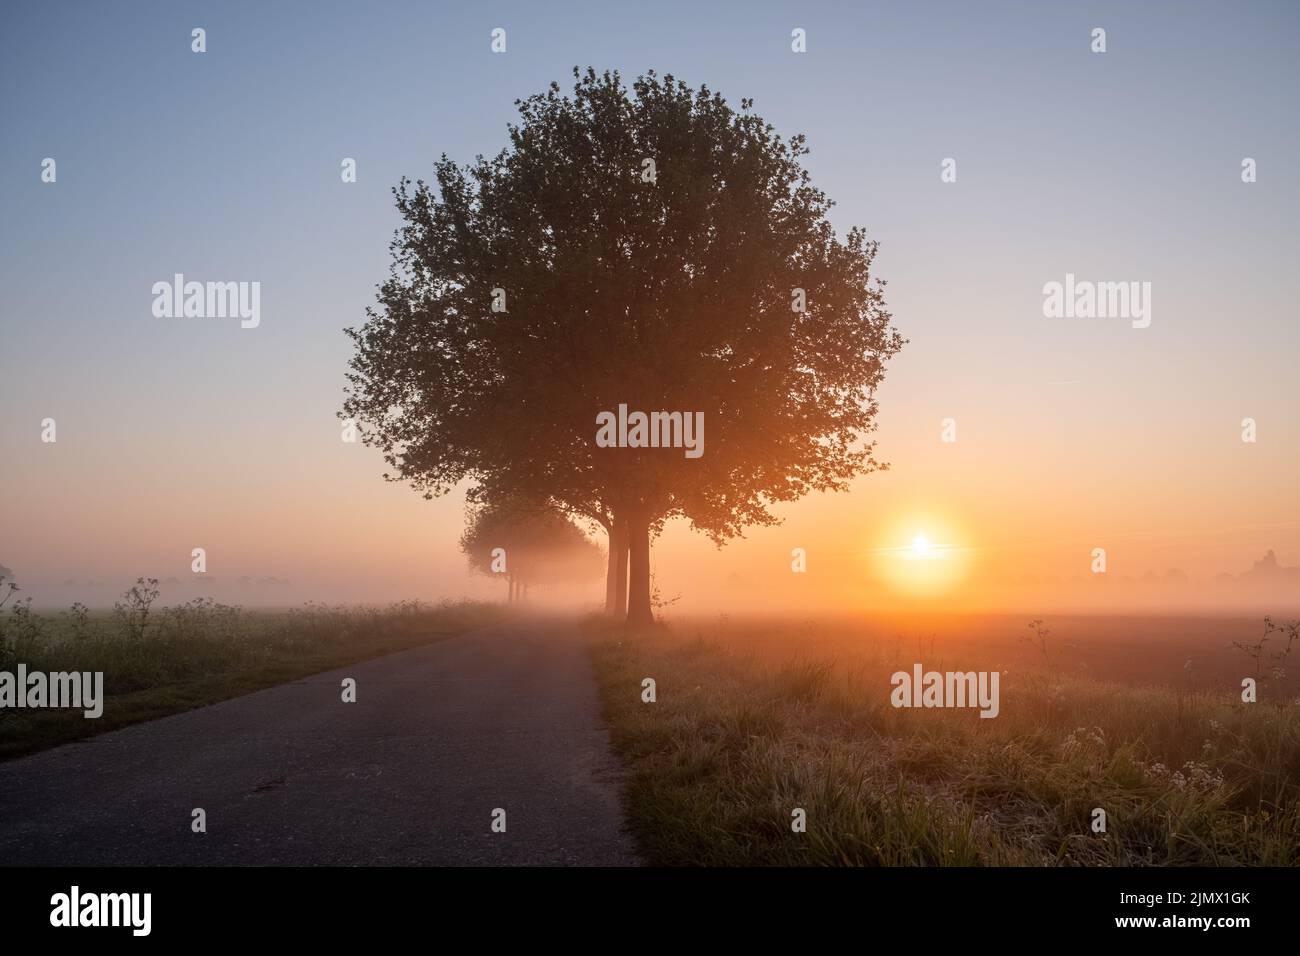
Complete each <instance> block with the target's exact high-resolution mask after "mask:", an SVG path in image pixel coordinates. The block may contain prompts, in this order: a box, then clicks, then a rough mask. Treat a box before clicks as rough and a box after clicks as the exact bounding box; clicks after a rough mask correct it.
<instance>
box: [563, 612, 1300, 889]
mask: <svg viewBox="0 0 1300 956" xmlns="http://www.w3.org/2000/svg"><path fill="white" fill-rule="evenodd" d="M1028 624H1029V622H1028V621H1027V620H1025V619H1012V618H946V619H935V620H932V621H921V622H918V621H915V620H912V621H903V620H887V619H857V620H848V619H844V620H822V621H807V620H799V621H784V622H774V621H767V622H762V623H759V622H755V621H744V620H729V619H726V618H719V619H717V620H713V621H705V620H686V621H681V622H677V623H674V624H673V625H671V626H667V627H662V626H661V627H659V628H657V629H655V630H652V631H649V632H644V633H641V634H629V633H625V632H624V630H623V629H621V628H615V627H610V626H608V625H605V624H603V623H599V622H595V621H592V622H589V623H588V630H589V632H590V639H591V645H590V646H591V652H592V655H593V659H594V661H595V664H596V668H597V672H598V678H599V681H600V685H601V692H602V696H603V700H604V703H605V708H606V714H607V718H608V720H609V722H610V724H611V726H612V731H613V736H614V744H615V747H616V748H617V749H618V750H619V751H620V753H621V754H622V756H623V758H624V760H625V762H626V764H627V767H628V788H629V792H628V801H629V811H630V817H631V826H632V828H633V832H634V835H635V836H636V838H637V840H638V843H639V845H640V848H641V850H642V852H643V854H644V855H645V856H646V858H647V860H648V861H649V862H651V863H654V864H667V865H677V864H680V865H686V864H691V865H698V864H723V865H777V864H783V865H944V866H947V865H957V866H972V865H1120V864H1130V865H1229V866H1231V865H1295V864H1297V863H1300V708H1298V707H1297V706H1296V704H1295V694H1296V692H1295V687H1294V682H1293V681H1291V680H1290V679H1289V678H1288V677H1287V675H1286V674H1285V665H1286V659H1285V657H1279V658H1277V659H1271V658H1270V656H1269V655H1270V654H1272V653H1274V652H1276V653H1279V654H1280V653H1281V652H1282V649H1283V647H1285V646H1286V644H1287V641H1286V639H1285V634H1284V632H1280V631H1274V632H1272V633H1271V634H1270V637H1269V641H1268V642H1266V643H1265V645H1264V653H1263V654H1262V655H1259V659H1258V660H1256V659H1254V658H1253V657H1252V656H1251V655H1250V653H1249V652H1248V649H1243V648H1241V647H1236V646H1234V642H1241V643H1243V644H1246V645H1249V644H1250V643H1252V642H1255V641H1257V640H1258V639H1259V637H1260V636H1261V634H1262V633H1263V623H1262V621H1260V620H1240V619H1197V620H1170V619H1165V620H1161V619H1154V618H1153V619H1143V618H1091V619H1089V618H1070V619H1061V620H1051V619H1049V620H1047V621H1045V622H1043V624H1042V625H1041V627H1042V628H1043V629H1045V631H1046V633H1045V634H1044V635H1043V636H1042V639H1041V640H1040V639H1039V634H1038V633H1037V632H1036V631H1035V630H1034V629H1032V628H1030V627H1029V626H1028ZM1062 635H1064V636H1062ZM1298 651H1300V648H1298ZM917 662H920V663H922V664H923V665H924V666H925V668H926V669H927V670H930V669H934V670H939V671H965V670H979V669H996V670H998V671H999V672H1000V674H1001V705H1000V712H999V715H998V716H997V717H996V718H993V719H981V718H980V717H979V716H978V715H977V713H976V712H975V711H974V710H966V709H945V708H935V709H906V708H895V707H893V706H892V705H891V702H890V692H891V690H892V686H891V682H890V678H891V675H892V674H893V673H894V672H896V671H908V672H910V671H911V670H912V667H913V665H914V664H915V663H917ZM1256 674H1258V682H1259V696H1258V701H1257V702H1255V703H1243V702H1242V700H1241V679H1242V678H1243V677H1248V676H1252V675H1256ZM645 678H652V679H653V680H654V681H655V698H656V699H655V701H654V702H653V703H647V702H644V700H643V696H642V695H643V686H644V685H643V681H644V679H645ZM800 809H802V810H803V811H804V813H805V815H806V818H805V819H806V825H805V826H806V829H805V832H795V831H796V826H795V822H796V820H797V814H796V811H797V810H800ZM1098 810H1102V811H1104V813H1105V830H1104V832H1098V830H1097V829H1096V823H1097V821H1098V819H1099V817H1098V815H1097V812H1096V811H1098Z"/></svg>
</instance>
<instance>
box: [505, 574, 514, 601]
mask: <svg viewBox="0 0 1300 956" xmlns="http://www.w3.org/2000/svg"><path fill="white" fill-rule="evenodd" d="M506 588H507V590H506V603H507V604H514V603H515V579H514V578H510V577H508V578H506Z"/></svg>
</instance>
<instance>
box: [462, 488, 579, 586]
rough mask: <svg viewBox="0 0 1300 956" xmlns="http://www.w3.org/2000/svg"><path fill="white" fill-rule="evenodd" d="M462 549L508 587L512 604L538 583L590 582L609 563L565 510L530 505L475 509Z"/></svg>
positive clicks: (477, 566) (483, 570) (473, 567)
mask: <svg viewBox="0 0 1300 956" xmlns="http://www.w3.org/2000/svg"><path fill="white" fill-rule="evenodd" d="M460 549H461V551H462V552H464V554H465V556H466V558H468V559H469V565H470V569H471V570H474V571H478V572H481V573H483V574H493V575H499V576H500V577H501V578H503V579H505V580H506V581H507V582H508V585H509V600H510V601H511V602H514V601H516V600H521V599H523V598H525V597H526V596H527V594H528V589H529V588H530V587H532V586H533V585H535V584H543V585H544V584H559V583H565V582H571V581H580V580H583V579H588V580H589V579H590V578H592V577H595V576H596V575H598V574H599V573H600V566H601V561H602V558H603V555H602V554H601V550H600V548H599V547H597V546H596V544H595V543H594V542H592V540H591V539H590V538H588V537H587V536H586V535H585V534H583V532H582V529H581V528H579V527H578V526H577V525H575V524H574V523H573V522H572V521H571V520H569V518H567V517H566V516H565V515H564V514H563V513H562V512H561V511H559V510H558V509H556V508H554V507H553V506H549V505H544V504H537V503H535V502H528V501H510V502H507V503H504V504H503V503H497V502H493V503H491V504H486V505H479V506H477V507H472V508H471V509H470V511H469V516H468V521H467V523H466V528H465V532H464V533H463V534H462V535H461V538H460Z"/></svg>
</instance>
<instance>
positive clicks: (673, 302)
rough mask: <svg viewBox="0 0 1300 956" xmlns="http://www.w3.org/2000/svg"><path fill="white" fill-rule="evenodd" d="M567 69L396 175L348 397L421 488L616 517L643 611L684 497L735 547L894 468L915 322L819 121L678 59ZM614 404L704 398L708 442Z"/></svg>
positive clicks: (610, 594)
mask: <svg viewBox="0 0 1300 956" xmlns="http://www.w3.org/2000/svg"><path fill="white" fill-rule="evenodd" d="M574 76H575V84H574V87H573V90H572V93H571V95H562V94H561V92H560V87H559V85H558V84H554V83H553V84H551V86H550V88H549V89H548V90H547V91H546V92H544V93H540V94H537V95H534V96H531V97H529V98H527V99H525V100H522V101H519V102H518V103H517V104H516V105H517V107H518V111H519V119H518V121H517V122H516V123H513V124H510V125H509V127H508V131H509V145H508V146H507V147H506V148H505V149H503V150H502V151H501V152H500V153H498V154H497V155H496V156H494V157H492V158H483V157H479V158H478V159H477V160H476V161H475V162H474V163H472V164H469V165H460V164H457V163H455V162H453V161H452V160H450V159H448V158H447V156H446V155H443V156H442V158H441V159H440V160H439V161H438V162H437V163H436V164H435V171H434V172H435V180H436V188H435V187H434V186H431V185H429V184H427V183H425V182H424V181H423V180H421V181H418V182H416V183H415V184H412V183H411V182H410V181H409V180H407V179H405V178H403V180H402V181H401V183H400V185H399V186H397V187H396V188H395V189H394V191H393V192H394V196H395V198H396V203H397V209H398V211H399V213H400V215H401V219H402V225H401V227H400V228H399V229H398V231H397V234H396V237H395V239H394V241H393V244H392V256H393V258H392V265H391V269H390V274H389V277H388V279H387V281H385V282H384V283H383V284H382V286H380V289H379V296H378V303H377V305H376V306H375V307H373V308H371V309H369V310H368V313H367V321H366V322H365V323H364V325H362V326H361V327H360V328H354V329H348V330H347V333H348V335H349V336H350V337H351V338H352V340H353V342H354V344H355V354H354V357H353V359H352V361H351V370H350V372H349V374H348V389H347V398H346V400H345V403H344V408H343V412H342V414H343V415H344V416H346V417H349V418H352V419H355V420H356V421H357V423H358V425H359V427H360V430H361V432H362V435H363V438H364V440H365V441H366V442H367V443H369V444H372V445H374V446H377V447H378V448H380V449H381V450H382V451H383V454H384V457H385V459H386V461H387V463H388V465H389V468H390V470H389V472H388V473H387V474H386V476H385V477H387V478H389V479H390V480H401V481H407V482H409V483H410V484H411V485H412V486H413V487H415V488H416V489H417V490H419V491H421V492H423V493H424V494H425V496H426V497H432V496H434V495H440V494H444V493H446V492H448V491H450V490H451V489H452V488H453V487H456V486H458V485H459V484H461V483H462V482H470V483H471V488H470V490H469V492H468V498H469V502H470V506H471V507H472V508H484V507H491V506H493V504H494V503H499V502H506V501H513V500H521V499H522V500H529V501H540V502H543V503H545V504H546V505H547V506H550V507H554V508H556V509H558V510H559V511H561V512H562V513H563V514H565V515H568V516H571V517H573V518H575V519H578V520H584V521H586V522H589V523H591V524H592V525H594V526H599V527H600V528H602V529H603V530H604V532H605V534H606V536H607V540H608V542H609V548H608V565H607V569H606V574H607V605H608V608H609V610H610V612H611V613H615V614H621V613H623V612H624V611H626V614H627V619H628V621H629V622H630V623H646V622H649V621H650V620H651V618H652V612H651V603H650V542H651V539H652V538H653V537H654V536H655V535H657V534H658V533H659V531H660V530H661V529H662V528H663V526H664V523H665V522H666V521H667V520H669V519H671V518H675V517H682V518H685V519H687V520H689V521H690V523H691V524H692V526H693V527H694V528H696V529H698V530H700V531H702V532H704V533H705V534H707V535H708V536H709V537H710V538H712V539H713V540H714V541H715V542H716V543H718V544H719V545H721V544H722V543H723V542H725V541H726V540H728V539H729V538H732V537H734V536H736V535H739V534H741V533H742V531H743V529H744V528H745V527H746V526H749V525H767V524H772V523H774V522H775V521H776V518H775V516H774V515H773V512H772V506H773V505H774V504H777V503H780V502H786V501H791V500H794V499H796V498H799V497H800V496H802V495H805V494H807V493H808V492H811V491H828V490H839V489H843V488H845V487H847V485H848V484H849V482H850V481H851V480H852V479H854V478H855V477H857V476H859V475H862V474H866V473H868V472H870V471H873V470H875V469H877V468H880V467H883V465H880V464H879V463H878V462H877V461H876V459H875V458H874V455H873V448H874V443H873V442H871V441H869V440H868V438H869V434H870V432H872V431H873V430H874V428H875V415H876V402H875V398H874V393H875V389H876V387H877V386H878V385H879V383H880V381H881V379H882V377H883V375H884V370H885V363H886V361H887V360H888V359H889V358H890V357H891V356H892V355H893V354H894V353H895V352H897V350H898V349H899V348H900V347H901V346H902V344H903V340H902V339H901V338H900V337H899V335H898V333H897V331H895V330H894V329H893V328H892V326H891V324H890V319H891V317H890V315H889V313H888V312H887V311H886V309H885V305H884V298H883V293H882V287H883V283H882V282H880V281H878V280H873V279H872V277H871V266H872V262H873V259H874V257H875V255H876V244H875V243H874V242H871V241H868V239H867V237H866V235H865V233H864V232H863V230H861V229H858V228H854V229H851V230H850V231H849V232H848V233H847V234H846V235H845V236H844V237H842V238H841V237H840V236H838V235H837V234H836V232H835V230H834V229H833V227H832V225H831V223H830V221H829V220H828V218H827V213H828V211H829V210H830V208H831V205H832V204H831V202H830V201H829V200H828V199H827V198H826V196H825V195H824V194H823V193H822V192H821V191H820V190H818V189H816V188H815V187H814V186H813V185H812V184H811V182H810V178H809V175H808V173H807V171H806V170H805V169H804V168H803V166H802V165H801V157H802V156H804V155H805V154H806V153H807V149H806V147H805V144H804V140H803V137H802V136H795V137H792V138H790V139H788V140H787V139H782V138H781V137H780V136H778V135H776V134H775V132H774V130H773V128H772V127H771V126H770V125H768V124H766V123H765V122H764V121H763V120H762V119H761V118H760V117H758V116H756V115H755V114H754V113H753V112H752V104H751V103H750V102H749V101H747V100H742V101H741V104H740V108H739V109H738V110H736V109H733V108H732V107H731V106H729V105H728V104H727V102H726V101H725V100H724V99H723V98H722V97H721V96H719V95H718V94H716V93H713V92H711V91H710V90H708V89H707V88H706V87H700V88H699V89H697V90H693V89H690V88H688V87H687V86H686V85H685V84H684V83H681V82H678V81H676V80H674V78H673V77H672V76H671V75H669V76H664V77H662V78H661V77H659V76H658V75H657V74H655V73H654V72H653V71H651V72H649V73H647V74H646V75H644V76H641V77H640V78H638V79H637V80H636V81H635V82H634V83H633V84H632V85H631V87H630V89H629V88H628V87H627V86H626V85H625V84H624V83H623V81H622V80H621V78H620V77H619V75H618V74H617V73H609V72H606V73H604V74H602V75H597V74H596V72H595V71H594V70H590V69H589V70H587V71H586V72H585V73H580V72H579V71H578V70H577V69H575V70H574ZM620 403H625V404H627V406H628V407H629V408H631V409H641V410H644V411H657V410H682V411H685V412H695V411H700V412H703V413H704V420H705V423H706V431H707V445H706V451H705V453H704V455H703V456H702V457H699V458H690V459H688V458H686V457H685V456H684V455H683V454H682V452H681V450H680V449H666V448H599V447H597V445H596V443H595V441H594V438H595V434H596V417H597V415H598V414H599V413H600V412H602V411H612V410H614V409H617V407H618V406H619V404H620Z"/></svg>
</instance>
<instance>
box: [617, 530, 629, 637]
mask: <svg viewBox="0 0 1300 956" xmlns="http://www.w3.org/2000/svg"><path fill="white" fill-rule="evenodd" d="M627 532H628V528H627V518H626V517H623V518H615V519H614V547H615V550H616V551H617V557H616V559H615V565H614V616H615V617H622V616H623V615H624V614H626V613H627V546H628V533H627Z"/></svg>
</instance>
